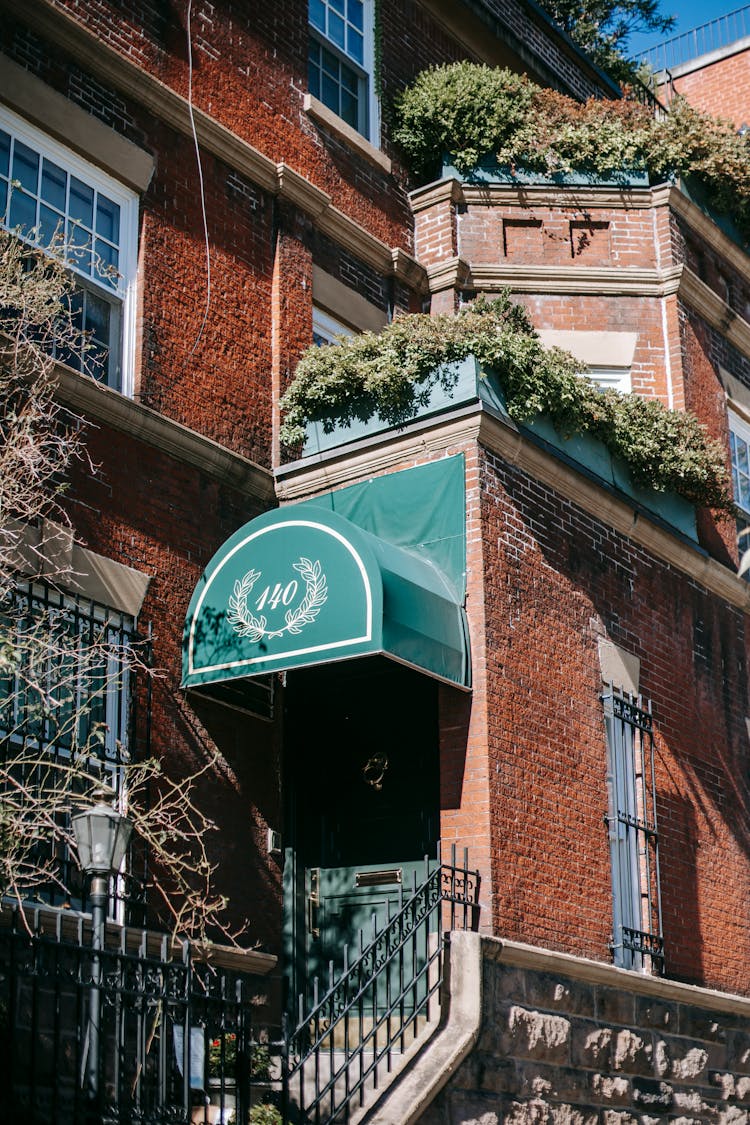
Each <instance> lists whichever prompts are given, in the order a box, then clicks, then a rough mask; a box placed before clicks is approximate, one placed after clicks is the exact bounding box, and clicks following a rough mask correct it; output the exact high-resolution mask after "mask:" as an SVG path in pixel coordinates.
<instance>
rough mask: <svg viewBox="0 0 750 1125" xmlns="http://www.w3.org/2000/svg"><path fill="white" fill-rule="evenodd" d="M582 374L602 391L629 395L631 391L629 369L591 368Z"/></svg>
mask: <svg viewBox="0 0 750 1125" xmlns="http://www.w3.org/2000/svg"><path fill="white" fill-rule="evenodd" d="M584 374H585V376H586V378H587V379H590V380H591V381H592V383H596V385H597V387H600V388H601V389H602V390H603V391H609V390H611V391H617V392H618V393H619V394H621V395H629V394H630V393H631V391H632V389H633V388H632V381H631V378H630V368H629V367H604V366H596V367H594V366H591V367H589V368H588V370H587V371H585V372H584Z"/></svg>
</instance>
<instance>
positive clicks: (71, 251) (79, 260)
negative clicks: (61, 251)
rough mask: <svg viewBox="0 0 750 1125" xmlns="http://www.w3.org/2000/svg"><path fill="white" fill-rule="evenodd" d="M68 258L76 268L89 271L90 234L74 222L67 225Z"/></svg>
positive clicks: (85, 271)
mask: <svg viewBox="0 0 750 1125" xmlns="http://www.w3.org/2000/svg"><path fill="white" fill-rule="evenodd" d="M68 259H69V260H70V261H71V262H72V263H73V265H74V266H75V267H76V269H79V270H82V271H83V272H84V273H91V235H90V234H89V232H88V231H87V230H85V229H84V228H83V227H79V226H78V225H77V224H76V223H71V224H70V226H69V227H68Z"/></svg>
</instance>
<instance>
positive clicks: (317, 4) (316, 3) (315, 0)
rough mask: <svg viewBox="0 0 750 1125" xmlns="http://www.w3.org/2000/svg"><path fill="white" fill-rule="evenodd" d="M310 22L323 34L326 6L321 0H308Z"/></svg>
mask: <svg viewBox="0 0 750 1125" xmlns="http://www.w3.org/2000/svg"><path fill="white" fill-rule="evenodd" d="M309 12H310V23H311V24H312V25H313V27H317V29H318V31H322V32H323V34H325V30H326V7H325V4H323V2H322V0H310V8H309Z"/></svg>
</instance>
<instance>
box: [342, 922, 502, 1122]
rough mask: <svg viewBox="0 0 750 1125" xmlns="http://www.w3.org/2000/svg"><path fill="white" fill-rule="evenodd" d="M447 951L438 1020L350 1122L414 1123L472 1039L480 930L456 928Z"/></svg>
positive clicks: (477, 1015) (478, 1008)
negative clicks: (478, 932)
mask: <svg viewBox="0 0 750 1125" xmlns="http://www.w3.org/2000/svg"><path fill="white" fill-rule="evenodd" d="M447 952H448V955H447V957H446V970H445V979H444V982H443V989H442V994H441V1016H440V1020H439V1022H438V1023H436V1024H429V1025H427V1027H426V1028H425V1031H424V1033H423V1034H421V1035H419V1036H418V1037H417V1038H416V1039H415V1041H414V1043H413V1044H412V1046H411V1047H410V1048H409V1049H408V1050H407V1051H405V1052H404V1054H403V1056H402V1058H401V1060H400V1062H399V1063H398V1065H397V1066H394V1068H393V1070H392V1071H391V1073H390V1074H388V1075H387V1076H386V1078H387V1081H386V1082H385V1084H381V1086H380V1088H379V1089H378V1090H377V1091H374V1092H373V1097H372V1098H371V1099H370V1098H368V1100H367V1103H366V1105H365V1106H364V1107H363V1108H362V1110H361V1111H358V1112H357V1113H356V1115H355V1114H352V1115H351V1116H350V1119H349V1120H350V1123H351V1125H413V1123H415V1122H417V1121H419V1119H420V1117H421V1116H422V1114H423V1113H424V1112H425V1110H426V1109H427V1107H428V1106H429V1105H430V1103H431V1102H432V1101H433V1100H434V1099H435V1098H436V1097H437V1095H438V1094H439V1093H440V1091H441V1090H442V1088H443V1086H445V1084H446V1083H447V1082H448V1081H449V1079H450V1078H451V1076H452V1075H453V1074H454V1073H455V1071H456V1069H457V1068H458V1067H459V1066H460V1065H461V1063H462V1062H463V1061H464V1059H465V1058H466V1057H467V1055H468V1054H469V1053H470V1051H471V1050H472V1048H473V1047H474V1045H475V1044H476V1042H477V1040H478V1038H479V1031H480V1027H481V1020H482V947H481V939H480V935H479V934H477V933H472V932H470V931H468V930H457V931H454V932H453V933H452V934H451V935H450V940H449V944H448V951H447Z"/></svg>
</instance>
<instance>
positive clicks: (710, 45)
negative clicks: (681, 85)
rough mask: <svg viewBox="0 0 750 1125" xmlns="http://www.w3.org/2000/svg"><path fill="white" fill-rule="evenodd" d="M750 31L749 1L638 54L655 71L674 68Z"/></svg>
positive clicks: (718, 49) (748, 33)
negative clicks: (741, 6) (743, 5)
mask: <svg viewBox="0 0 750 1125" xmlns="http://www.w3.org/2000/svg"><path fill="white" fill-rule="evenodd" d="M748 35H750V4H746V5H745V7H744V8H737V9H736V10H735V11H734V12H728V13H727V15H725V16H717V17H716V19H713V20H709V22H708V23H703V24H701V25H700V27H694V28H692V30H691V31H685V32H683V34H682V35H675V36H673V37H672V38H671V39H666V40H665V41H664V42H663V43H659V44H657V46H656V47H652V48H651V49H650V50H648V51H644V52H643V53H642V54H640V55H639V56H638V58H639V59H642V60H643V62H645V63H648V65H649V66H650V67H651V69H652V70H653V71H655V72H658V71H660V70H673V69H674V68H675V67H676V66H682V64H683V63H686V62H690V60H691V59H697V58H700V57H701V55H708V54H710V53H711V52H712V51H720V50H721V49H722V48H723V47H728V46H729V45H730V43H736V42H737V41H738V40H740V39H744V38H745V37H746V36H748Z"/></svg>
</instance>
